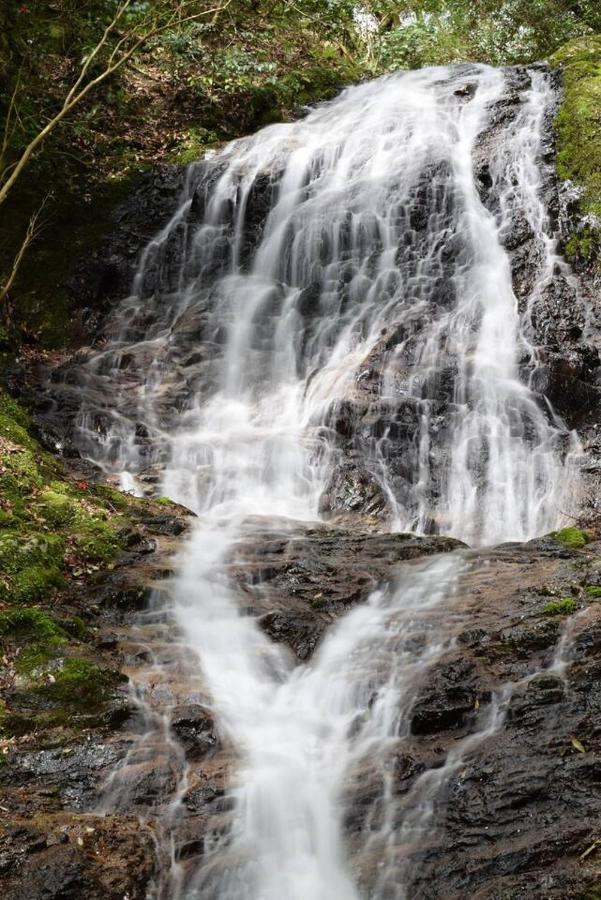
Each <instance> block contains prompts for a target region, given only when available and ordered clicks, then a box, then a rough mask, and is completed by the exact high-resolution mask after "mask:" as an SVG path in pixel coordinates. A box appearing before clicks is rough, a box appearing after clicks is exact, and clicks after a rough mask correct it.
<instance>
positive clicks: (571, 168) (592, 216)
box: [551, 35, 601, 261]
mask: <svg viewBox="0 0 601 900" xmlns="http://www.w3.org/2000/svg"><path fill="white" fill-rule="evenodd" d="M551 62H552V63H553V64H555V65H560V66H561V67H562V82H563V91H564V96H563V100H562V103H561V106H560V109H559V112H558V114H557V118H556V120H555V125H556V129H557V134H558V153H557V172H558V175H559V176H560V178H562V179H566V180H570V181H571V182H573V183H574V184H575V185H576V186H577V187H578V188H579V189H580V191H581V196H580V198H579V207H580V212H581V214H582V217H583V220H582V223H581V226H580V227H579V228H578V229H577V230H576V231H575V232H574V233H573V234H572V235H570V237H569V238H568V240H567V241H566V244H565V247H564V250H565V253H566V255H567V256H568V257H571V258H577V257H580V258H581V259H584V260H587V261H593V260H594V261H598V260H599V254H600V251H601V129H600V128H599V110H600V109H601V35H588V36H586V37H580V38H577V39H576V40H573V41H570V42H569V43H568V44H566V45H565V46H563V47H561V48H560V49H559V50H558V51H557V52H556V53H555V54H554V55H553V56H552V57H551Z"/></svg>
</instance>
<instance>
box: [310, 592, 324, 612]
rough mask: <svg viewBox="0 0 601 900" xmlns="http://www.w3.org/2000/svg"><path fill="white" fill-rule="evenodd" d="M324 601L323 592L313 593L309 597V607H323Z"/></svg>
mask: <svg viewBox="0 0 601 900" xmlns="http://www.w3.org/2000/svg"><path fill="white" fill-rule="evenodd" d="M325 605H326V601H325V598H324V595H323V594H315V596H314V597H313V598H312V599H311V609H323V608H324V606H325Z"/></svg>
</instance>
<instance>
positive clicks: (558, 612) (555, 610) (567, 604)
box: [543, 597, 576, 616]
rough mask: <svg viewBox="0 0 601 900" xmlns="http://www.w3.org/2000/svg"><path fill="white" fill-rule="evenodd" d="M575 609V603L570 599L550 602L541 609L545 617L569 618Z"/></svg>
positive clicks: (565, 598)
mask: <svg viewBox="0 0 601 900" xmlns="http://www.w3.org/2000/svg"><path fill="white" fill-rule="evenodd" d="M575 609H576V601H575V600H574V599H573V598H572V597H562V598H561V600H552V601H551V602H549V603H547V604H546V605H545V606H544V607H543V612H544V614H545V615H546V616H569V615H571V613H573V612H574V610H575Z"/></svg>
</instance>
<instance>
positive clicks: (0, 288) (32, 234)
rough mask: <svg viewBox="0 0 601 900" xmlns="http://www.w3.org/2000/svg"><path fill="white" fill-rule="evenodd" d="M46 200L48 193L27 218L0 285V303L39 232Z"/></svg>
mask: <svg viewBox="0 0 601 900" xmlns="http://www.w3.org/2000/svg"><path fill="white" fill-rule="evenodd" d="M47 200H48V195H46V196H45V197H44V199H43V200H42V203H41V205H40V206H39V207H38V209H37V210H36V211H35V212H34V213H33V215H32V216H31V218H30V220H29V223H28V225H27V230H26V232H25V236H24V237H23V240H22V242H21V246H20V247H19V249H18V250H17V253H16V255H15V258H14V259H13V264H12V267H11V270H10V272H9V275H8V278H7V279H6V281H5V282H4V284H2V285H0V303H3V302H4V301H5V300H6V298H7V296H8V294H9V293H10V291H11V290H12V287H13V285H14V283H15V279H16V277H17V275H18V274H19V269H20V268H21V263H22V262H23V257H24V256H25V254H26V252H27V249H28V247H30V246H31V244H32V243H33V242H34V241H35V239H36V237H37V236H38V234H39V233H40V231H41V229H42V227H43V226H42V223H41V222H40V216H41V214H42V211H43V209H44V207H45V205H46V202H47Z"/></svg>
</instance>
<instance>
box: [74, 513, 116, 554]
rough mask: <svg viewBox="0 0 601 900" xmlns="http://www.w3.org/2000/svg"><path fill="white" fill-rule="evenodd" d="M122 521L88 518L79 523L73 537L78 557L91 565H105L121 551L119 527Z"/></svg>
mask: <svg viewBox="0 0 601 900" xmlns="http://www.w3.org/2000/svg"><path fill="white" fill-rule="evenodd" d="M121 525H122V521H121V520H119V521H118V522H117V521H115V520H113V521H112V522H110V523H108V522H103V521H102V520H101V519H97V518H93V517H90V518H89V519H88V520H87V521H84V522H80V523H79V524H78V526H77V531H76V532H75V534H74V536H73V543H74V546H75V547H76V549H77V553H78V555H79V556H81V557H83V558H84V559H85V560H86V561H88V562H91V563H103V562H104V563H107V562H110V561H111V560H112V559H114V558H115V556H117V554H118V553H119V552H120V550H121V549H122V546H123V545H122V541H121V538H120V537H119V534H118V531H119V527H120V526H121Z"/></svg>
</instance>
